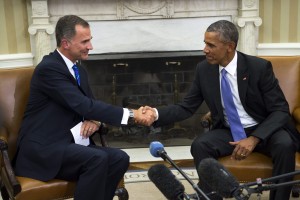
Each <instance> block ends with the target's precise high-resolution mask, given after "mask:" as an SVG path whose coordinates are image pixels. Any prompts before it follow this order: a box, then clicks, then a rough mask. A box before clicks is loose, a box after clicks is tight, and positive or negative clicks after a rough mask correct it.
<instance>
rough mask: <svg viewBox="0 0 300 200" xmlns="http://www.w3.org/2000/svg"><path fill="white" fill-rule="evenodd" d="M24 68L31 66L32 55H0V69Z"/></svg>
mask: <svg viewBox="0 0 300 200" xmlns="http://www.w3.org/2000/svg"><path fill="white" fill-rule="evenodd" d="M25 66H33V55H32V54H31V53H19V54H2V55H0V68H17V67H25Z"/></svg>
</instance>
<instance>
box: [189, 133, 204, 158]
mask: <svg viewBox="0 0 300 200" xmlns="http://www.w3.org/2000/svg"><path fill="white" fill-rule="evenodd" d="M204 146H205V142H204V141H203V140H201V139H200V138H199V137H198V138H196V139H195V140H194V141H193V142H192V145H191V154H192V156H193V157H195V156H197V155H198V154H199V153H203V152H204V151H205V148H204Z"/></svg>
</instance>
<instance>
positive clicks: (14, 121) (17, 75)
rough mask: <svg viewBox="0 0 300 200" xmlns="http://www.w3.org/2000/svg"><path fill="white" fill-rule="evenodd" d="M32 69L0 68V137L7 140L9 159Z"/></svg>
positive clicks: (12, 152) (13, 148) (14, 146)
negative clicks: (0, 122)
mask: <svg viewBox="0 0 300 200" xmlns="http://www.w3.org/2000/svg"><path fill="white" fill-rule="evenodd" d="M33 70H34V67H22V68H14V69H0V113H1V118H2V128H1V130H0V139H2V140H4V141H6V142H7V144H8V146H9V148H8V154H9V157H10V159H12V158H13V157H14V155H15V153H16V141H17V138H18V134H19V129H20V125H21V122H22V119H23V115H24V111H25V108H26V104H27V100H28V96H29V87H30V80H31V77H32V74H33Z"/></svg>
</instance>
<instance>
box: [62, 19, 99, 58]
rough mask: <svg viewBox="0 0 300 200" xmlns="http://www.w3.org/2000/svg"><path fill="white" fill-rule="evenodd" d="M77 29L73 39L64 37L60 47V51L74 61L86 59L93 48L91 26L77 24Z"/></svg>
mask: <svg viewBox="0 0 300 200" xmlns="http://www.w3.org/2000/svg"><path fill="white" fill-rule="evenodd" d="M75 30H76V34H75V35H74V36H73V37H72V38H71V39H67V38H63V39H62V41H61V46H60V47H59V51H60V52H62V53H63V54H64V55H65V56H66V57H67V58H69V59H70V60H71V61H72V62H75V61H77V60H86V59H87V58H88V54H89V51H90V50H92V49H93V46H92V43H91V39H92V36H91V30H90V28H89V27H83V26H82V25H76V26H75Z"/></svg>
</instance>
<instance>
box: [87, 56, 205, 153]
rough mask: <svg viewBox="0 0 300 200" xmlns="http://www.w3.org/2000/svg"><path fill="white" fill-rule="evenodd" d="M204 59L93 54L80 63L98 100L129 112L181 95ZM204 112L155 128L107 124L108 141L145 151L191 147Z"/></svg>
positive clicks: (153, 105) (169, 102)
mask: <svg viewBox="0 0 300 200" xmlns="http://www.w3.org/2000/svg"><path fill="white" fill-rule="evenodd" d="M204 58H205V57H204V56H203V53H202V52H201V51H188V52H142V53H123V54H101V55H91V56H90V58H89V59H88V60H86V61H84V64H85V66H86V69H87V72H88V74H89V81H90V85H91V88H92V90H93V93H94V95H95V97H96V99H98V100H101V101H104V102H107V103H111V104H114V105H118V106H122V107H128V108H139V107H140V106H142V105H149V106H152V107H160V106H165V105H169V104H174V103H176V102H178V101H180V100H181V99H182V98H183V97H184V96H185V94H186V93H187V92H188V90H189V88H190V86H191V83H192V81H193V79H194V74H195V68H196V65H197V63H198V62H200V61H201V60H203V59H204ZM207 111H208V109H207V106H206V105H205V104H204V105H202V106H201V107H200V108H199V109H198V111H197V112H196V114H195V115H194V116H193V117H191V118H189V119H187V120H184V121H181V122H177V123H174V124H169V125H167V126H162V127H157V128H154V127H146V126H141V125H132V126H120V127H114V126H109V125H108V128H109V131H108V135H107V139H108V142H109V144H110V146H114V147H118V148H142V147H149V143H151V142H152V141H161V142H162V143H163V144H164V145H165V146H189V145H191V142H192V141H193V139H194V138H195V137H196V136H197V135H198V134H201V132H203V128H202V127H201V126H200V123H199V121H200V118H201V116H203V115H204V114H205V113H206V112H207Z"/></svg>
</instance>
